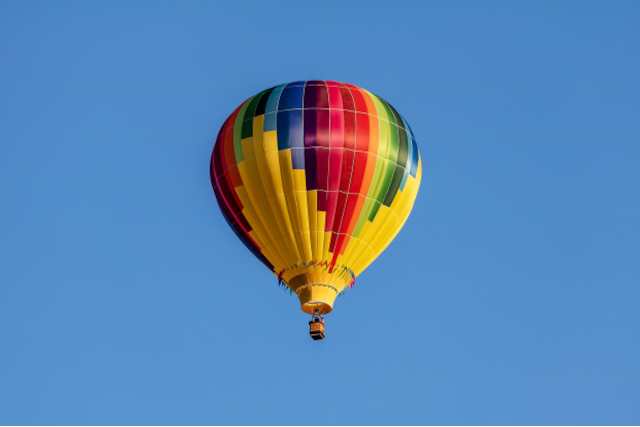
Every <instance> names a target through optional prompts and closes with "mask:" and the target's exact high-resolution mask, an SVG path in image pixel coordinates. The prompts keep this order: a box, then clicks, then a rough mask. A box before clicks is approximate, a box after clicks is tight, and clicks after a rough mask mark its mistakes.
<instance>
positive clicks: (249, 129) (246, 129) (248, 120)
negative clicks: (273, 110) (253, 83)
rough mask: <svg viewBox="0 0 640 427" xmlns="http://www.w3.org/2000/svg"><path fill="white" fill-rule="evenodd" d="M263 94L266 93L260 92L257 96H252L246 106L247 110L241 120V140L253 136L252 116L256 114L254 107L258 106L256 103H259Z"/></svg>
mask: <svg viewBox="0 0 640 427" xmlns="http://www.w3.org/2000/svg"><path fill="white" fill-rule="evenodd" d="M265 92H266V91H262V92H260V93H259V94H257V95H256V96H254V97H253V98H252V99H251V101H250V102H249V105H248V106H247V110H246V112H245V114H244V118H243V119H242V138H241V139H245V138H249V137H250V136H253V116H254V115H255V113H256V106H257V105H258V102H260V99H261V98H262V95H264V93H265Z"/></svg>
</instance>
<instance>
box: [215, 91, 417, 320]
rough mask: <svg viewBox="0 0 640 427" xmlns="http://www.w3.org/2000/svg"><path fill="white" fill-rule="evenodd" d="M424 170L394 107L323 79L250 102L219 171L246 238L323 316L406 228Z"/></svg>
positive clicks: (219, 156) (218, 191)
mask: <svg viewBox="0 0 640 427" xmlns="http://www.w3.org/2000/svg"><path fill="white" fill-rule="evenodd" d="M421 171H422V166H421V159H420V154H419V152H418V147H417V145H416V141H415V138H414V136H413V132H412V131H411V129H410V127H409V125H408V123H407V121H406V120H405V119H404V118H403V117H402V116H401V115H400V114H399V113H398V112H397V111H396V110H395V109H394V108H393V107H392V106H391V105H390V104H389V103H388V102H386V101H385V100H383V99H382V98H379V97H377V96H375V95H373V94H372V93H370V92H368V91H366V90H364V89H361V88H359V87H357V86H354V85H350V84H346V83H339V82H332V81H321V80H311V81H300V82H293V83H289V84H283V85H280V86H276V87H273V88H271V89H267V90H265V91H263V92H260V93H259V94H257V95H255V96H253V97H251V98H249V99H248V100H246V101H245V102H244V103H242V105H240V106H239V107H238V108H237V109H236V110H235V111H234V112H233V114H231V116H229V118H228V119H227V120H226V121H225V123H224V124H223V126H222V128H221V129H220V132H219V134H218V137H217V140H216V143H215V146H214V149H213V154H212V157H211V168H210V173H211V182H212V184H213V190H214V192H215V195H216V198H217V200H218V204H219V206H220V209H221V210H222V213H223V215H224V217H225V218H226V220H227V223H228V224H229V226H230V227H231V228H232V229H233V231H234V232H235V234H236V235H237V236H238V238H239V239H240V240H241V241H242V242H243V243H244V244H245V246H246V247H247V248H248V249H249V250H250V251H251V252H252V253H253V254H254V255H255V256H256V257H257V258H258V259H259V260H260V261H261V262H262V263H263V264H264V265H265V266H266V267H267V268H269V269H270V270H271V271H272V272H273V273H274V275H276V276H278V279H279V280H280V281H282V283H284V284H286V285H287V286H289V287H290V288H291V289H292V290H293V291H294V292H295V293H296V294H297V295H298V298H299V299H300V303H301V307H302V310H303V311H305V312H307V313H313V312H314V311H315V310H318V311H319V312H320V313H321V314H324V313H328V312H329V311H331V310H332V308H333V304H334V300H335V298H336V296H337V295H338V294H339V293H340V292H342V291H343V290H345V288H347V287H350V286H352V285H353V283H354V281H355V278H356V276H357V275H358V274H360V273H361V272H362V271H363V270H364V269H365V268H366V267H367V266H368V265H369V264H370V263H371V262H372V261H373V260H374V259H376V257H378V255H380V253H381V252H382V251H383V250H384V249H385V248H386V247H387V246H388V245H389V243H390V242H391V241H392V240H393V238H394V237H395V236H396V234H397V233H398V232H399V231H400V229H401V228H402V226H403V225H404V223H405V221H406V220H407V217H408V216H409V213H410V211H411V208H412V206H413V203H414V200H415V198H416V195H417V192H418V187H419V186H420V178H421Z"/></svg>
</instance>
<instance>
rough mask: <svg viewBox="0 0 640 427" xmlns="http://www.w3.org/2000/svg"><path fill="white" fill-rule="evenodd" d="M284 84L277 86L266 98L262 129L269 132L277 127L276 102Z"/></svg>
mask: <svg viewBox="0 0 640 427" xmlns="http://www.w3.org/2000/svg"><path fill="white" fill-rule="evenodd" d="M285 86H286V85H280V86H277V87H276V88H275V89H273V92H271V95H269V99H268V100H267V105H266V107H265V112H264V113H265V116H264V131H265V132H269V131H271V130H276V128H277V114H276V112H277V111H278V102H279V101H280V94H281V93H282V89H284V87H285Z"/></svg>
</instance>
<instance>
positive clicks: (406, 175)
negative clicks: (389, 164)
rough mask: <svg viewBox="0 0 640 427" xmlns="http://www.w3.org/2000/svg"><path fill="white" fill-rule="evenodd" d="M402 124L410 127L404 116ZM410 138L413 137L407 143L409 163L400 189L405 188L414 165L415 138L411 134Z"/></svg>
mask: <svg viewBox="0 0 640 427" xmlns="http://www.w3.org/2000/svg"><path fill="white" fill-rule="evenodd" d="M401 118H402V125H403V127H404V128H405V130H406V129H409V124H408V123H407V121H406V120H405V119H404V117H402V116H401ZM409 138H410V139H411V141H408V144H407V148H408V150H409V151H408V153H407V164H406V165H405V167H404V175H403V177H402V181H401V182H400V190H404V185H405V184H406V182H407V178H408V177H409V172H410V171H411V167H412V165H413V138H411V136H410V135H409Z"/></svg>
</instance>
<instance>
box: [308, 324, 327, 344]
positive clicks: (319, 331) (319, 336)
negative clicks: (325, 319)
mask: <svg viewBox="0 0 640 427" xmlns="http://www.w3.org/2000/svg"><path fill="white" fill-rule="evenodd" d="M309 334H310V335H311V338H313V339H314V340H323V339H324V323H322V322H309Z"/></svg>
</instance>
